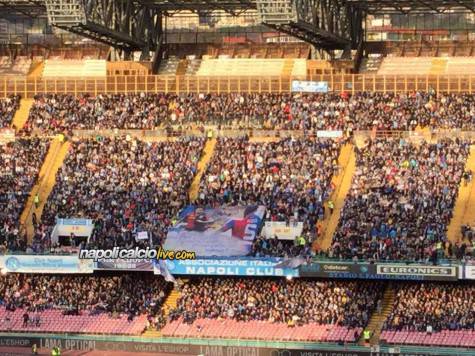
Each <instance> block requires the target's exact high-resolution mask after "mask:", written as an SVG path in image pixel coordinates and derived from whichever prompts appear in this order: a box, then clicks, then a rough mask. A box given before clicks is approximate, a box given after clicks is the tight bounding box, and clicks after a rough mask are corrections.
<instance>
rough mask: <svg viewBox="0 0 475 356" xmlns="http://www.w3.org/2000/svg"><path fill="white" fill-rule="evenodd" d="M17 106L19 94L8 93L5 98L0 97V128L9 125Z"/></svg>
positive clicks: (18, 105) (18, 104)
mask: <svg viewBox="0 0 475 356" xmlns="http://www.w3.org/2000/svg"><path fill="white" fill-rule="evenodd" d="M19 107H20V96H19V95H10V96H8V97H7V98H5V99H0V129H3V128H8V127H10V125H11V124H12V121H13V116H14V115H15V112H16V111H17V110H18V108H19Z"/></svg>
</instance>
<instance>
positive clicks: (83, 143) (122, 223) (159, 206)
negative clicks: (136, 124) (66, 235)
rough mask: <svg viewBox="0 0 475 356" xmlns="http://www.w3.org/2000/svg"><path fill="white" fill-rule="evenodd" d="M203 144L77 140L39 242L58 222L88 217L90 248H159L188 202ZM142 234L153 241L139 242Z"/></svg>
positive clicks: (49, 205)
mask: <svg viewBox="0 0 475 356" xmlns="http://www.w3.org/2000/svg"><path fill="white" fill-rule="evenodd" d="M202 146H203V140H202V139H200V138H192V137H188V138H182V139H179V140H176V141H166V142H144V141H140V140H136V139H134V138H131V137H115V138H106V137H97V138H90V139H85V140H75V141H73V142H72V146H71V148H70V152H69V154H68V156H67V157H66V159H65V161H64V163H63V165H62V168H61V169H60V170H59V171H58V173H57V176H56V184H55V186H54V189H53V191H52V193H51V195H50V197H49V199H48V201H47V203H46V206H45V209H44V212H43V215H42V217H41V221H42V226H41V227H40V228H39V229H37V233H38V234H39V235H40V236H39V238H40V239H46V240H48V238H47V236H48V234H47V233H46V234H45V229H46V231H47V232H48V231H50V230H51V228H52V227H53V226H54V225H55V223H56V218H81V217H83V218H89V219H93V220H94V223H95V227H94V231H93V235H92V236H91V238H90V239H89V246H91V247H103V248H111V247H113V246H120V247H129V248H131V247H133V246H137V245H138V246H144V245H149V244H150V243H152V244H153V245H158V244H160V243H161V242H163V239H164V238H165V237H166V233H167V228H168V226H169V225H170V223H171V219H173V218H174V217H175V216H176V214H177V212H178V211H179V210H180V209H181V208H182V207H183V206H184V205H185V204H186V203H187V201H188V189H189V186H190V184H191V181H192V180H193V177H194V174H195V172H196V169H197V163H198V161H199V159H200V155H201V150H202ZM142 231H143V232H148V239H144V240H139V239H137V237H138V236H137V233H138V232H142ZM71 243H72V244H76V246H77V244H78V243H77V242H75V241H71Z"/></svg>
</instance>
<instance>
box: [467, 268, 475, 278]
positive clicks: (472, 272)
mask: <svg viewBox="0 0 475 356" xmlns="http://www.w3.org/2000/svg"><path fill="white" fill-rule="evenodd" d="M465 279H475V266H465Z"/></svg>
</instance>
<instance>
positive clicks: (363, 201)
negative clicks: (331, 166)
mask: <svg viewBox="0 0 475 356" xmlns="http://www.w3.org/2000/svg"><path fill="white" fill-rule="evenodd" d="M468 153H469V144H467V143H464V142H460V141H458V140H456V141H450V140H447V141H440V142H437V143H433V144H431V143H425V142H423V143H421V144H419V145H418V144H414V143H411V142H405V141H404V140H389V139H388V140H376V141H372V142H369V143H368V144H367V145H366V146H365V147H363V148H361V149H359V150H357V169H356V172H355V175H354V177H353V183H352V187H351V189H350V193H349V196H348V197H347V199H346V202H345V206H344V207H343V210H342V215H341V217H340V221H339V227H338V228H337V231H336V233H335V235H334V242H333V246H332V251H331V253H332V254H333V255H334V256H335V257H339V258H346V259H351V258H358V259H360V258H361V259H368V258H369V259H376V260H380V259H382V260H385V259H389V260H399V259H404V260H419V261H423V260H426V259H427V258H431V259H432V260H434V261H436V260H437V258H438V257H442V256H444V255H445V247H446V246H445V245H446V244H447V245H448V241H447V236H446V233H447V225H448V223H449V222H450V218H451V216H452V209H453V206H454V203H455V198H456V195H457V192H458V185H459V183H460V181H461V179H462V175H463V173H464V167H465V161H466V159H467V156H468Z"/></svg>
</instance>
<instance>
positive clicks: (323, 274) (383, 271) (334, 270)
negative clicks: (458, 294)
mask: <svg viewBox="0 0 475 356" xmlns="http://www.w3.org/2000/svg"><path fill="white" fill-rule="evenodd" d="M457 273H458V267H457V266H432V265H411V264H403V263H401V264H387V263H377V264H374V263H364V262H361V263H358V262H355V263H351V262H314V263H312V264H310V265H303V266H301V267H300V276H301V277H320V278H349V279H352V278H358V279H394V280H416V281H426V280H427V281H456V280H457V279H458V275H457Z"/></svg>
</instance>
